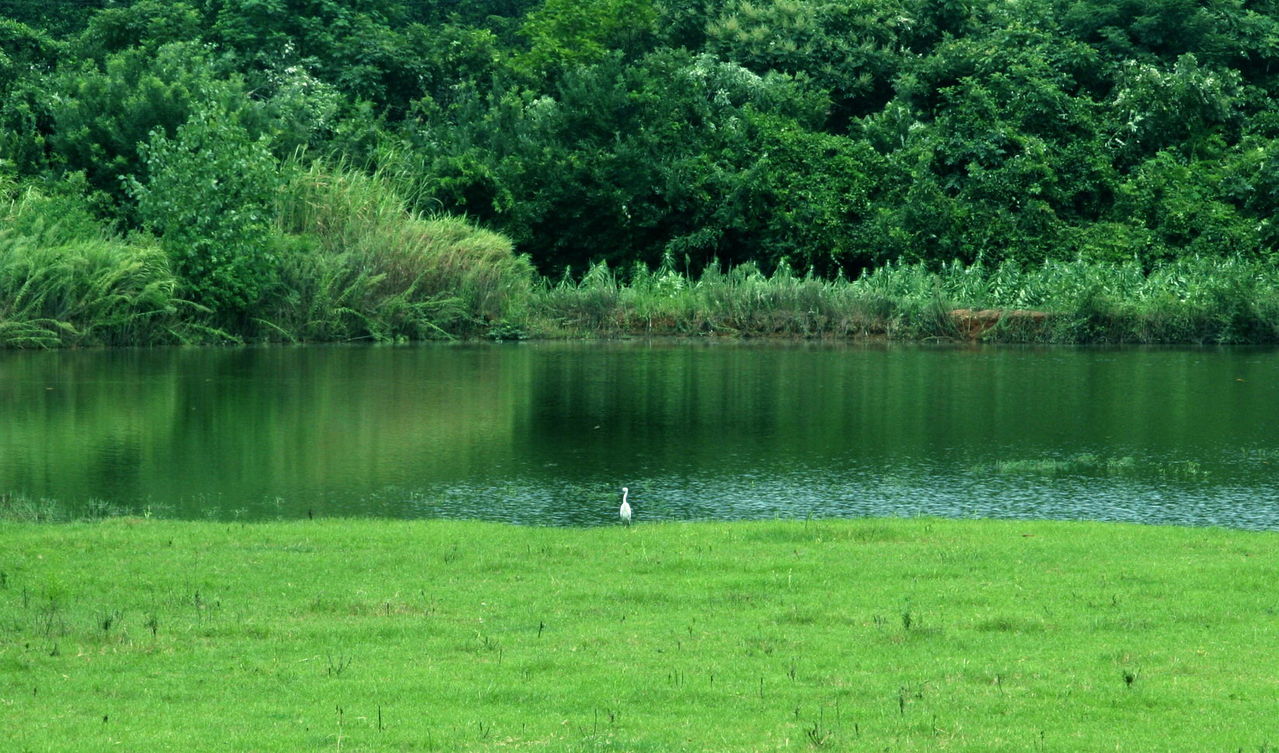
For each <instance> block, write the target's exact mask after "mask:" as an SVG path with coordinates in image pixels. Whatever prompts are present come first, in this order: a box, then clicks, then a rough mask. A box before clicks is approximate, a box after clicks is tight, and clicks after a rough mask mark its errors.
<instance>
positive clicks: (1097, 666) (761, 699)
mask: <svg viewBox="0 0 1279 753" xmlns="http://www.w3.org/2000/svg"><path fill="white" fill-rule="evenodd" d="M0 541H3V542H4V546H3V547H0V699H4V705H5V732H4V735H5V740H6V742H12V743H13V745H11V746H10V747H11V748H12V749H14V750H26V749H30V750H99V749H100V750H106V749H108V748H117V747H118V748H119V749H121V750H172V749H175V748H178V747H181V746H182V745H184V744H185V745H188V746H194V747H197V748H198V747H199V744H198V741H199V740H210V739H218V740H219V741H220V742H221V743H222V746H223V747H225V748H226V749H229V750H255V751H262V752H263V753H272V752H274V751H296V750H338V749H344V750H352V751H355V750H379V751H380V750H387V751H390V750H449V751H454V750H456V751H479V750H493V749H495V748H497V747H504V748H505V747H509V748H529V749H537V750H546V751H579V750H597V749H600V750H631V751H649V750H651V751H659V750H717V751H730V752H731V751H763V750H768V751H774V750H777V751H781V750H793V751H799V750H806V749H809V748H811V747H817V746H819V745H822V746H829V748H830V749H832V750H884V749H892V750H902V751H924V750H938V749H946V750H1031V749H1034V750H1039V749H1047V750H1053V749H1062V750H1066V749H1069V750H1101V749H1105V748H1115V747H1120V748H1123V749H1124V750H1129V749H1131V750H1150V749H1156V748H1158V749H1170V750H1198V749H1211V750H1235V749H1236V748H1239V747H1242V746H1245V745H1246V746H1247V748H1248V749H1249V750H1252V749H1255V748H1258V746H1261V745H1262V744H1263V743H1274V742H1279V741H1277V740H1276V739H1275V738H1273V737H1271V738H1270V739H1269V740H1267V738H1266V737H1265V735H1266V734H1271V733H1273V732H1274V730H1275V728H1274V724H1273V708H1272V706H1273V704H1272V703H1270V702H1269V699H1270V696H1271V693H1270V690H1271V688H1272V686H1273V676H1272V675H1273V672H1272V668H1273V666H1274V658H1275V650H1274V647H1273V646H1272V645H1271V644H1269V643H1268V642H1266V641H1259V640H1256V638H1257V636H1258V635H1261V634H1264V633H1265V632H1266V631H1267V630H1269V629H1270V628H1271V627H1272V625H1271V623H1272V622H1273V620H1274V598H1273V593H1274V590H1273V587H1272V584H1273V582H1274V578H1275V577H1276V575H1279V556H1276V554H1275V552H1276V551H1279V546H1276V544H1277V543H1279V538H1277V535H1276V534H1273V533H1248V532H1239V531H1224V530H1213V529H1182V528H1171V527H1153V526H1120V525H1107V524H1094V523H1059V522H1058V523H1054V522H1004V521H941V520H869V521H834V520H822V521H812V522H809V523H808V524H805V523H803V522H798V521H796V522H789V523H787V522H757V523H731V524H728V523H697V524H689V523H671V524H657V525H637V526H633V527H631V528H622V527H621V526H613V527H599V528H589V529H563V528H559V529H555V528H533V527H515V526H502V525H492V524H480V523H464V522H455V521H431V522H405V523H398V522H390V521H368V520H345V521H323V522H321V521H313V522H308V521H299V522H291V523H268V524H250V525H239V524H237V525H228V524H226V523H179V522H172V521H160V522H157V521H147V520H141V519H137V518H125V519H112V520H107V521H104V522H99V523H91V524H83V523H77V524H70V525H25V524H15V523H4V522H0ZM210 689H214V690H216V692H209V691H210ZM158 699H163V702H164V708H165V713H164V714H156V713H155V708H156V703H157V700H158ZM1063 699H1067V700H1068V701H1069V706H1070V707H1071V708H1083V709H1087V710H1088V713H1087V714H1071V715H1069V717H1070V718H1069V719H1065V717H1064V716H1063V705H1062V704H1063V702H1064V700H1063ZM174 718H180V719H182V720H183V725H182V730H181V732H180V733H176V736H175V732H174V729H173V726H172V724H171V720H172V719H174ZM1223 719H1226V720H1229V722H1230V723H1229V724H1223V723H1222V720H1223ZM1240 730H1252V731H1253V732H1247V733H1240ZM1017 741H1022V742H1017ZM1025 741H1029V742H1025ZM1023 743H1024V744H1023Z"/></svg>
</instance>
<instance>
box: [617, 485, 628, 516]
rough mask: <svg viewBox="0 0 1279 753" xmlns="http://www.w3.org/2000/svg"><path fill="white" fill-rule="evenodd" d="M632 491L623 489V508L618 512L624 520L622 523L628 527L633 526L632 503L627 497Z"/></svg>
mask: <svg viewBox="0 0 1279 753" xmlns="http://www.w3.org/2000/svg"><path fill="white" fill-rule="evenodd" d="M630 491H631V490H630V489H627V488H626V487H625V486H623V487H622V506H621V508H620V509H619V510H618V511H617V514H618V515H620V516H621V518H622V522H623V523H625V524H626V525H628V526H629V525H630V524H631V503H630V502H627V501H626V495H627V494H629V493H630Z"/></svg>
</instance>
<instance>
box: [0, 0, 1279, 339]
mask: <svg viewBox="0 0 1279 753" xmlns="http://www.w3.org/2000/svg"><path fill="white" fill-rule="evenodd" d="M1277 101H1279V4H1276V3H1275V2H1273V0H1247V1H1243V0H1015V1H1014V2H999V3H987V4H982V3H976V2H972V1H971V0H852V1H850V2H834V1H833V0H762V1H760V2H755V1H754V0H751V1H749V2H748V1H747V0H694V1H693V2H684V3H677V2H674V0H574V1H568V0H483V1H482V2H457V1H456V0H427V1H425V2H409V1H408V0H354V1H347V0H174V1H173V2H169V1H168V0H119V1H118V2H111V3H106V2H98V1H97V0H49V1H48V2H41V3H35V2H30V0H8V2H5V3H0V175H8V176H13V177H14V178H15V179H18V180H21V181H22V182H23V184H24V185H27V184H28V183H29V184H30V185H33V186H37V187H42V189H41V190H42V195H57V194H59V192H60V191H64V190H65V188H66V187H67V186H78V187H79V188H78V189H75V190H79V191H80V192H81V195H80V196H79V197H78V198H77V199H76V200H77V201H78V202H79V203H80V204H81V205H82V206H83V207H90V208H92V211H93V212H94V214H95V218H96V221H102V222H105V223H107V224H109V225H111V226H113V227H114V228H116V229H118V230H121V231H128V230H130V229H137V228H140V227H142V226H143V224H145V225H146V226H147V227H150V228H152V229H153V230H154V231H155V232H156V233H158V234H160V235H161V237H162V243H163V244H164V247H165V249H166V250H167V252H168V253H169V254H170V256H171V259H172V261H173V264H174V267H173V269H174V271H175V272H176V273H178V274H179V275H180V276H181V277H182V279H183V281H184V283H185V284H186V285H187V286H188V287H187V290H188V293H189V294H190V295H191V296H192V298H193V300H195V301H197V302H199V303H200V305H201V306H203V307H205V308H207V309H209V310H210V311H213V312H214V314H213V316H214V318H215V319H217V320H218V321H219V322H220V323H221V326H232V325H230V324H228V322H233V321H234V322H239V323H240V324H238V325H235V326H241V325H242V326H244V327H245V328H246V329H244V330H242V331H240V332H239V334H241V335H244V336H254V333H253V332H252V331H250V330H252V329H253V327H252V326H250V325H249V324H248V323H247V320H245V315H246V313H247V312H248V310H249V309H251V308H252V307H253V306H254V305H255V301H257V300H258V299H259V298H261V297H262V296H263V295H266V294H268V293H269V292H270V291H271V290H272V285H274V280H275V279H276V275H278V274H279V273H280V264H281V263H283V262H282V261H281V260H283V259H285V258H287V259H290V260H293V261H296V260H298V259H300V258H303V257H305V256H306V254H307V251H306V249H312V248H314V243H315V242H316V240H315V239H316V237H317V236H316V235H315V234H314V233H312V232H310V231H307V230H296V229H295V230H288V231H281V230H280V227H279V226H278V223H277V219H278V218H275V217H273V216H271V213H272V212H274V211H276V209H275V208H273V207H271V206H269V205H270V204H271V202H270V201H269V200H268V199H267V198H264V197H267V196H268V195H269V194H270V191H271V189H268V188H264V187H265V186H269V185H273V182H275V181H280V180H281V179H282V177H281V176H280V175H278V174H277V173H276V170H277V167H276V162H277V161H287V160H288V159H289V158H290V157H291V156H292V155H294V154H295V153H297V152H300V151H302V152H305V153H307V154H308V155H309V156H308V157H307V160H308V161H309V160H310V159H311V158H312V157H320V158H323V159H324V160H325V161H326V162H327V163H328V164H343V165H355V166H359V167H360V168H361V169H364V170H366V171H368V172H370V173H376V174H377V175H378V181H380V182H388V183H394V184H395V188H396V195H397V196H399V197H402V200H403V201H404V202H405V203H406V205H407V206H406V207H405V210H406V211H408V212H409V216H411V217H415V218H416V217H419V216H420V215H421V214H422V213H426V214H431V213H436V212H441V211H443V212H452V213H455V214H462V215H466V216H467V217H468V218H470V219H471V220H474V221H475V222H478V223H480V224H482V225H484V226H485V227H487V228H489V229H492V230H496V231H499V232H501V233H503V234H504V235H505V236H507V237H508V238H510V239H511V240H512V241H513V242H514V244H515V246H514V250H515V251H516V252H518V253H521V254H526V255H527V257H528V258H529V259H531V260H532V261H533V262H534V264H535V265H536V267H537V268H538V269H539V270H540V271H542V272H543V273H545V274H547V275H549V276H551V278H552V279H559V278H560V277H561V276H562V275H564V274H565V272H566V271H567V272H568V273H569V274H570V276H571V275H581V274H585V273H586V271H587V270H588V269H591V268H592V265H597V264H600V263H606V264H607V265H608V269H611V270H614V271H615V272H616V273H617V274H619V275H620V277H621V279H620V280H619V283H622V284H624V283H625V281H626V280H627V279H629V278H631V277H635V278H636V279H639V278H640V277H641V276H642V274H641V273H640V272H637V271H635V270H637V269H641V268H643V269H645V270H648V269H656V268H659V267H661V268H672V267H678V268H679V269H680V270H681V271H683V272H685V273H687V274H691V275H693V276H694V277H696V276H698V275H700V274H701V272H702V271H703V270H712V269H719V268H721V267H723V268H733V267H736V266H739V265H747V264H749V265H753V266H751V267H749V268H748V269H754V270H757V272H756V273H757V274H763V275H768V276H770V279H771V276H772V275H774V274H775V273H777V274H780V273H783V272H786V273H789V272H788V271H787V270H795V271H796V273H797V274H799V273H802V274H810V273H811V274H812V275H814V276H815V278H814V279H816V278H825V279H833V278H835V277H836V276H838V275H840V274H842V275H844V276H845V277H846V278H848V279H854V278H856V277H858V276H859V275H863V274H866V273H867V272H868V271H870V270H873V269H876V268H881V267H884V266H885V265H899V264H902V263H908V264H912V263H919V264H922V265H925V267H926V268H928V269H933V270H937V269H940V268H942V266H943V265H946V264H950V263H952V262H954V261H956V260H958V261H959V262H961V263H963V264H965V265H969V266H977V267H981V268H1003V267H1002V265H1004V264H1005V263H1008V264H1012V265H1014V266H1020V267H1025V268H1038V267H1041V266H1045V265H1051V264H1054V263H1058V262H1061V263H1074V262H1076V261H1078V262H1079V263H1085V264H1090V265H1099V264H1100V265H1129V264H1133V265H1136V266H1135V267H1134V268H1135V269H1137V270H1139V271H1140V273H1141V274H1143V275H1153V274H1155V273H1156V272H1157V270H1158V269H1161V268H1164V267H1165V266H1167V265H1169V264H1175V263H1180V262H1183V261H1185V262H1187V263H1192V262H1193V263H1200V262H1201V261H1202V262H1203V263H1215V262H1217V261H1220V260H1223V259H1225V260H1235V261H1237V262H1238V263H1241V264H1243V263H1253V262H1254V261H1256V260H1264V259H1270V258H1273V256H1274V254H1275V253H1276V252H1277V251H1279V230H1277V229H1276V225H1275V222H1274V219H1273V218H1274V215H1275V212H1276V211H1279V178H1277V177H1276V176H1277V175H1279V149H1277V148H1276V146H1275V143H1276V139H1279V106H1277V105H1276V104H1275V102H1277ZM211 113H216V115H211ZM184 128H185V129H186V130H185V131H184V130H183V129H184ZM197 133H200V134H202V135H199V136H197ZM184 139H185V142H184ZM182 143H185V146H182V147H180V148H179V147H178V146H175V145H178V144H182ZM144 145H150V146H147V147H145V148H144ZM148 150H149V151H148ZM206 150H207V154H206ZM180 156H181V158H180ZM144 157H145V158H144ZM241 165H248V166H249V167H248V168H246V169H245V170H241V167H240V166H241ZM343 169H347V168H345V167H344V168H343ZM154 170H163V171H164V172H163V174H156V173H153V172H152V171H154ZM210 171H212V172H210ZM184 172H189V173H190V175H188V176H183V175H182V174H181V173H184ZM78 176H82V177H78ZM194 176H204V177H207V178H209V179H210V180H212V179H213V178H214V177H215V176H216V177H217V179H218V180H219V181H221V182H220V183H219V184H218V186H217V188H216V189H215V188H212V187H211V185H212V184H210V185H204V184H201V183H200V181H201V180H203V177H202V178H196V177H194ZM232 176H237V177H234V178H233V177H232ZM283 177H284V178H285V179H287V176H283ZM236 180H239V181H240V183H241V184H242V185H241V187H240V188H236V189H234V190H232V189H231V186H232V184H233V183H234V182H235V181H236ZM228 181H230V182H228ZM285 182H286V183H287V180H285ZM50 185H58V186H61V187H62V188H59V189H58V190H57V191H51V190H44V189H45V188H47V187H48V186H50ZM126 185H132V186H135V187H136V190H135V192H134V193H129V192H127V191H126V190H125V186H126ZM153 186H154V187H160V186H162V187H163V188H154V187H153ZM254 186H256V187H254ZM241 188H242V189H243V191H241ZM162 196H163V199H161V197H162ZM250 197H251V198H250ZM162 205H163V206H162ZM245 207H249V208H251V209H247V210H245V209H244V208H245ZM242 210H243V211H242ZM249 217H256V219H254V220H252V221H249V220H247V219H246V218H249ZM415 221H416V220H415ZM498 245H500V244H498ZM495 248H496V246H495ZM215 249H216V251H215ZM282 249H283V250H284V251H287V252H288V253H286V254H285V256H283V257H279V258H278V259H277V257H276V253H277V252H278V251H280V250H282ZM328 253H329V254H330V258H337V256H336V255H334V254H333V252H332V251H330V252H328ZM499 257H500V258H501V259H503V260H505V259H507V258H514V257H511V254H510V251H505V252H502V253H499V254H497V255H496V256H494V257H492V258H493V260H496V259H498V258H499ZM343 258H347V257H343ZM351 258H354V257H351ZM494 263H495V264H497V266H498V267H501V266H502V264H505V261H503V262H502V263H500V264H499V263H497V262H496V261H494ZM663 265H664V266H663ZM304 266H305V265H302V267H304ZM302 267H299V266H296V265H295V267H294V268H293V269H294V271H295V272H296V271H297V269H300V268H302ZM1090 268H1092V267H1090ZM1126 269H1128V267H1127V266H1121V267H1117V268H1116V272H1115V274H1116V275H1118V276H1119V277H1123V276H1124V275H1125V274H1127V272H1124V271H1122V270H1126ZM516 276H517V277H518V275H516ZM293 279H295V280H296V279H297V278H296V276H295V277H294V278H293ZM299 284H300V283H299ZM286 292H287V291H286ZM321 298H322V296H321ZM406 300H407V299H406ZM433 300H434V299H433ZM441 300H443V299H441ZM1078 300H1079V301H1084V303H1082V304H1080V305H1079V306H1078V307H1077V308H1078V309H1079V310H1080V311H1084V312H1091V313H1086V315H1085V314H1081V315H1080V317H1078V320H1079V321H1081V322H1085V323H1086V326H1084V325H1081V329H1080V330H1078V331H1079V332H1083V331H1084V330H1087V331H1088V332H1091V333H1093V334H1088V335H1087V337H1094V336H1097V335H1096V333H1098V332H1101V331H1102V330H1104V329H1105V328H1106V327H1108V326H1110V324H1107V322H1111V323H1113V322H1114V321H1117V320H1115V319H1114V318H1113V317H1110V316H1109V315H1108V314H1104V313H1103V312H1106V311H1110V310H1111V309H1112V308H1113V307H1114V306H1115V305H1119V303H1118V301H1120V300H1121V299H1119V298H1115V297H1113V296H1110V295H1109V294H1106V295H1100V294H1099V295H1097V296H1093V297H1088V296H1080V297H1079V298H1078ZM418 303H422V301H418ZM432 305H435V304H434V303H433V304H432ZM468 305H469V304H468ZM1223 305H1224V304H1223ZM353 310H354V309H353ZM361 310H371V309H368V308H367V307H366V309H361ZM468 311H469V310H468ZM432 316H433V317H435V318H430V319H429V320H430V321H431V322H433V323H438V322H439V321H445V320H448V317H444V318H443V319H441V318H440V317H438V316H435V314H432ZM498 316H499V318H501V317H506V316H507V315H506V314H505V313H503V314H500V315H498ZM490 318H491V317H490V316H489V315H488V314H484V315H480V314H476V313H475V311H469V313H467V314H465V315H464V316H463V315H459V318H456V319H454V320H448V321H451V322H452V323H451V324H450V325H449V326H450V327H453V330H457V331H461V330H462V329H465V327H462V326H461V325H460V322H463V321H464V320H465V321H469V322H472V323H474V322H485V321H488V320H489V319H490ZM1245 318H1246V317H1245ZM414 321H427V319H426V318H420V319H415V320H414ZM477 326H478V325H477ZM484 326H487V325H484ZM379 327H381V328H380V329H378V328H377V327H372V328H368V331H369V333H374V330H377V332H381V333H385V336H386V337H398V336H400V333H407V332H409V331H410V330H411V329H412V328H401V329H396V328H395V327H386V326H382V325H379ZM233 328H234V327H233ZM480 328H482V326H481V327H480ZM356 329H358V328H353V329H350V330H349V332H350V333H354V332H355V331H356ZM427 329H429V327H428V328H427ZM943 329H944V328H943ZM421 331H425V330H423V329H421V328H419V329H418V330H413V332H421ZM1188 331H1189V330H1188ZM1232 331H1237V332H1243V333H1245V334H1242V335H1240V337H1244V338H1254V337H1256V336H1257V334H1256V333H1257V332H1258V331H1260V330H1258V329H1257V328H1255V327H1252V328H1250V327H1243V326H1234V325H1232ZM391 333H395V334H391ZM348 334H349V333H348ZM943 334H944V333H943ZM305 336H310V335H305ZM340 336H348V335H340ZM350 336H360V335H350ZM370 336H375V337H381V336H383V335H381V334H376V333H374V334H370ZM405 336H416V334H407V335H405ZM1232 337H1233V336H1232ZM1223 339H1231V338H1229V337H1225V338H1223Z"/></svg>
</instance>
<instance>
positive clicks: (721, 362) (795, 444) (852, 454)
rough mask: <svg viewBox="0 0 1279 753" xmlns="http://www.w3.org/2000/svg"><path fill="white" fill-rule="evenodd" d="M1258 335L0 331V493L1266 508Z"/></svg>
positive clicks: (440, 503)
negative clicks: (159, 336) (595, 339)
mask: <svg viewBox="0 0 1279 753" xmlns="http://www.w3.org/2000/svg"><path fill="white" fill-rule="evenodd" d="M1277 387H1279V351H1275V350H1255V349H1228V350H1221V349H1213V350H1202V349H1116V350H1097V349H1075V348H1054V349H1031V348H992V347H979V348H960V347H936V348H929V347H917V346H911V347H906V346H901V347H898V346H891V347H870V346H865V347H862V346H824V345H781V346H779V345H750V344H746V345H742V344H696V343H695V344H688V343H660V344H558V343H557V344H535V345H528V344H523V345H465V346H457V345H438V346H435V345H432V346H418V347H404V348H357V347H299V348H244V349H229V350H217V349H201V350H195V349H191V350H177V349H175V350H146V351H143V350H123V351H87V352H47V353H45V352H38V353H28V352H5V353H0V493H9V494H22V495H25V496H27V497H31V498H49V499H54V500H58V501H59V502H60V503H62V504H64V505H68V506H72V507H75V506H85V505H89V504H91V501H95V500H96V501H103V502H107V503H110V504H112V505H116V506H121V507H127V508H131V509H133V510H136V511H139V512H142V511H150V512H151V513H152V514H158V515H163V516H168V517H179V518H205V517H213V518H219V519H276V518H296V517H305V516H308V515H323V516H367V515H377V516H390V517H472V518H485V519H493V520H506V521H513V522H519V523H536V524H583V525H590V524H603V523H611V522H613V521H614V520H615V515H616V507H617V504H618V502H620V495H619V489H620V487H621V486H623V485H625V486H628V487H630V489H631V495H632V496H631V502H632V503H633V504H634V506H635V508H636V517H637V519H639V520H640V521H641V522H642V521H645V520H683V519H705V518H772V517H809V516H865V515H942V516H960V517H977V516H980V517H1042V518H1085V519H1104V520H1126V521H1141V522H1154V523H1182V524H1193V525H1226V526H1236V527H1246V528H1279V484H1277V483H1276V480H1277V477H1276V472H1277V471H1279V389H1277Z"/></svg>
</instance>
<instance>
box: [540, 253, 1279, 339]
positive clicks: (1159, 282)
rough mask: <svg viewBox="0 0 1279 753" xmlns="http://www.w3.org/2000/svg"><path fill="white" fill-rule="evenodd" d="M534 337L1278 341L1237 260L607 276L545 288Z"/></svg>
mask: <svg viewBox="0 0 1279 753" xmlns="http://www.w3.org/2000/svg"><path fill="white" fill-rule="evenodd" d="M530 310H531V311H532V312H533V314H532V316H533V317H534V319H533V330H534V331H536V332H541V333H548V334H552V335H561V336H563V335H569V336H584V335H585V336H590V335H604V336H617V335H655V334H656V335H668V334H673V335H684V336H688V335H728V336H770V335H771V336H779V335H780V336H790V337H828V338H859V337H868V336H869V337H886V338H888V339H894V340H908V341H909V340H967V339H981V340H984V341H988V342H1041V343H1196V344H1203V343H1272V342H1276V341H1279V270H1276V268H1275V267H1274V266H1273V265H1269V264H1266V263H1263V262H1261V261H1255V260H1246V259H1242V258H1227V259H1193V258H1192V259H1183V260H1179V261H1175V262H1170V263H1168V264H1165V265H1162V266H1159V267H1157V268H1155V269H1154V270H1152V271H1150V272H1146V271H1144V270H1142V269H1141V268H1140V267H1139V266H1138V265H1137V264H1135V263H1121V264H1100V263H1096V262H1088V261H1082V260H1076V261H1049V262H1045V263H1044V264H1041V265H1038V266H1030V267H1024V266H1021V265H1018V264H1003V265H1000V266H997V267H989V266H984V265H981V264H975V265H963V264H958V263H956V264H950V265H943V266H941V267H940V268H936V269H930V268H928V267H926V266H925V265H923V264H915V265H890V266H887V267H884V268H881V269H877V270H874V271H872V272H869V273H868V274H866V275H864V276H862V277H860V278H858V279H856V280H852V281H847V280H821V279H816V278H813V277H807V276H799V275H795V274H794V273H792V272H790V271H789V270H787V269H782V270H780V271H778V272H777V273H775V274H772V275H765V274H763V273H761V272H760V271H759V270H757V269H755V268H754V267H751V266H743V267H738V268H736V269H733V270H730V271H728V272H721V271H720V270H717V269H710V270H708V271H707V272H705V273H703V274H701V275H699V276H696V277H692V276H689V275H685V274H682V273H680V272H678V271H676V270H674V269H673V268H672V267H671V266H669V265H667V266H663V267H662V268H660V269H658V270H655V271H650V270H647V269H644V268H640V269H637V270H633V271H631V272H630V273H629V274H626V275H621V274H618V273H616V272H614V271H613V270H610V269H608V268H607V267H604V266H597V267H594V268H592V269H591V270H590V271H589V272H588V273H587V274H586V275H585V276H584V277H583V278H582V279H581V280H580V281H573V280H565V281H561V282H560V283H559V284H556V285H545V286H543V287H542V288H541V289H539V290H537V291H536V292H535V293H534V296H533V298H532V301H531V304H530Z"/></svg>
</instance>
